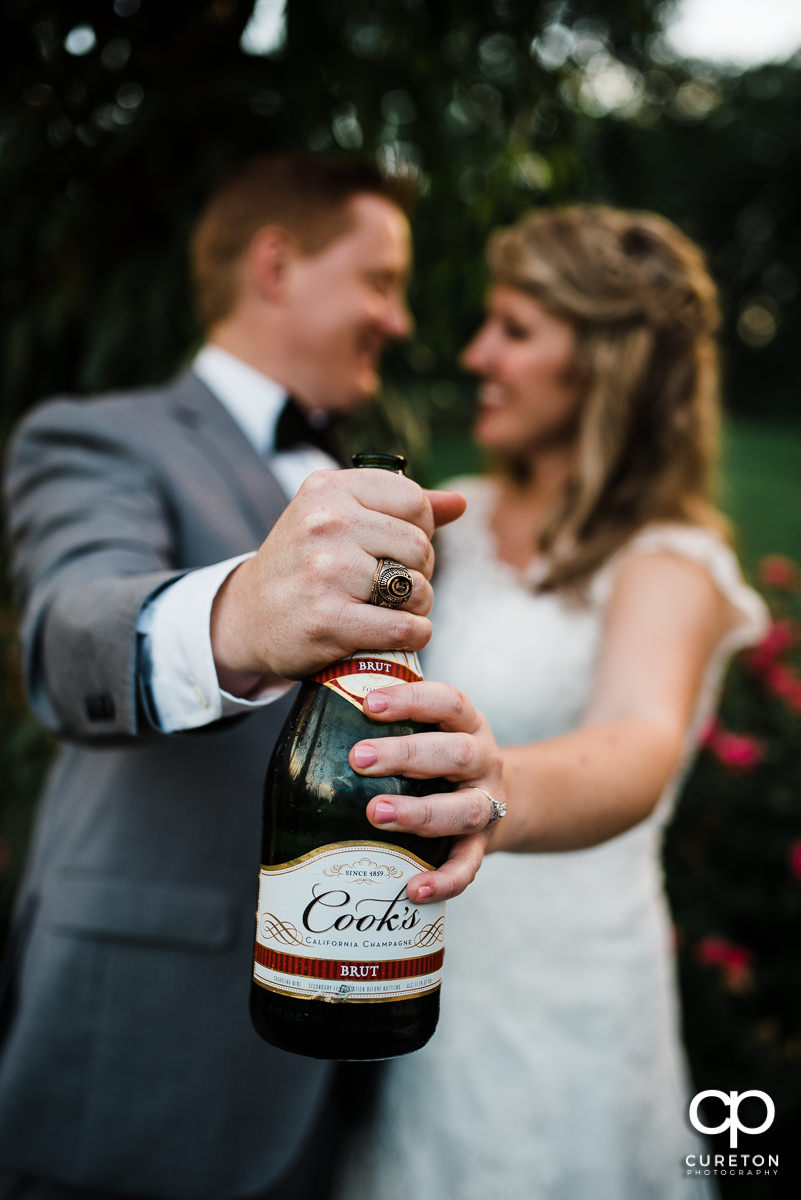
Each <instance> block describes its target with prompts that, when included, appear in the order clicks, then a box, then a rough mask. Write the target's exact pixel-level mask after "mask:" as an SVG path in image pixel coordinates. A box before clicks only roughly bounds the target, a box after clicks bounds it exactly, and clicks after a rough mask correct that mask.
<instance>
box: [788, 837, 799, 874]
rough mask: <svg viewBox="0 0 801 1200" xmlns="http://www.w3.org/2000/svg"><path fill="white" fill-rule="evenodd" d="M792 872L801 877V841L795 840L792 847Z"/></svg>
mask: <svg viewBox="0 0 801 1200" xmlns="http://www.w3.org/2000/svg"><path fill="white" fill-rule="evenodd" d="M790 874H791V875H793V876H794V877H795V878H796V879H801V842H793V844H792V846H791V847H790Z"/></svg>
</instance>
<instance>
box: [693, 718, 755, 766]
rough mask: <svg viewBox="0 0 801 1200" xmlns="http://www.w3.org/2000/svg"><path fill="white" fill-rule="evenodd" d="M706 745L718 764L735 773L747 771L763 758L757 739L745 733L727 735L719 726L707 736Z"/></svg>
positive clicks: (726, 731)
mask: <svg viewBox="0 0 801 1200" xmlns="http://www.w3.org/2000/svg"><path fill="white" fill-rule="evenodd" d="M706 744H707V746H708V747H709V749H710V750H711V751H712V753H713V754H714V755H715V757H716V758H717V760H718V762H721V763H723V765H724V767H732V768H733V769H734V770H736V771H747V770H748V769H749V768H750V767H755V766H756V765H757V763H760V762H761V761H762V759H763V758H764V751H763V748H762V743H761V742H760V741H759V740H758V738H755V737H750V736H749V735H748V734H745V733H729V732H728V730H726V729H724V728H723V726H722V725H720V724H718V725H716V727H715V728H714V729H713V730H712V732H711V733H710V734H709V736H708V738H707V742H706Z"/></svg>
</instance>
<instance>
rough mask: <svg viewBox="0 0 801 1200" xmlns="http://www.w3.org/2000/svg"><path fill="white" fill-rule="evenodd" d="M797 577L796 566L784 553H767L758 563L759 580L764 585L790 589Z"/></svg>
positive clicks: (784, 589) (785, 589)
mask: <svg viewBox="0 0 801 1200" xmlns="http://www.w3.org/2000/svg"><path fill="white" fill-rule="evenodd" d="M797 578H798V567H797V566H796V565H795V563H794V562H793V560H792V559H791V558H787V557H786V555H784V554H769V555H768V556H767V557H766V558H763V559H762V561H761V562H760V564H759V581H760V583H763V584H764V585H765V586H766V587H771V588H777V589H778V590H780V591H783V592H784V591H787V592H789V591H792V590H793V588H794V587H795V584H796V580H797Z"/></svg>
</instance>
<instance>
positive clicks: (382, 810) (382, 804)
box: [374, 800, 398, 825]
mask: <svg viewBox="0 0 801 1200" xmlns="http://www.w3.org/2000/svg"><path fill="white" fill-rule="evenodd" d="M397 815H398V813H397V809H396V808H395V805H394V804H390V803H389V801H388V800H379V801H378V803H377V804H376V806H375V816H374V819H375V820H376V821H380V822H381V823H382V825H383V824H386V822H387V821H394V820H395V818H396V817H397Z"/></svg>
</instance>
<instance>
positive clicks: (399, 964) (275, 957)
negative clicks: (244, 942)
mask: <svg viewBox="0 0 801 1200" xmlns="http://www.w3.org/2000/svg"><path fill="white" fill-rule="evenodd" d="M444 957H445V951H444V950H437V951H435V953H434V954H426V955H424V956H423V957H422V958H406V959H395V960H393V961H391V962H381V961H378V962H374V961H373V962H370V961H365V962H344V961H337V960H336V959H330V958H303V957H302V956H301V955H298V954H284V953H283V951H281V950H270V949H268V947H267V946H262V945H260V944H259V943H258V942H257V943H256V946H255V949H254V958H255V959H256V962H257V963H258V964H259V966H262V967H266V968H267V969H268V970H270V971H282V972H283V973H284V974H285V975H302V976H305V977H306V978H307V979H337V980H339V979H366V980H378V979H411V978H413V977H414V976H416V975H432V974H433V973H434V972H435V971H439V970H441V968H442V961H443V959H444Z"/></svg>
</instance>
